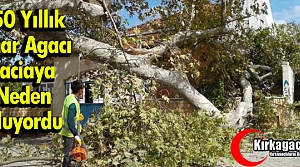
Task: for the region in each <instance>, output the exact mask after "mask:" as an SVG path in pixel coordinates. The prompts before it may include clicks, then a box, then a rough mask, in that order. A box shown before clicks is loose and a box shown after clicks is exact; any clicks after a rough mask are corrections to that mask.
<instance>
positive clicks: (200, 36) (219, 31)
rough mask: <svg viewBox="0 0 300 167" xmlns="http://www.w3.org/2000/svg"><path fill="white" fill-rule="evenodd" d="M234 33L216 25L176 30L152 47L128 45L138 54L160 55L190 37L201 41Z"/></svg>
mask: <svg viewBox="0 0 300 167" xmlns="http://www.w3.org/2000/svg"><path fill="white" fill-rule="evenodd" d="M232 33H234V29H229V28H224V27H218V28H213V29H208V30H203V31H184V32H178V33H176V34H174V35H172V36H171V37H170V40H169V41H167V42H164V43H163V44H161V45H159V46H156V47H153V48H152V49H136V48H132V47H131V46H128V47H129V48H130V49H131V50H132V51H133V52H135V53H138V54H154V55H162V54H163V53H165V52H167V51H169V50H170V48H172V47H173V46H175V45H177V44H178V43H179V42H182V41H185V40H189V39H190V38H192V37H195V38H197V40H199V41H201V40H204V39H207V38H212V37H217V36H222V35H227V34H232ZM154 57H155V56H152V57H151V58H154Z"/></svg>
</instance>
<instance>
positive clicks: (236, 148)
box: [230, 129, 268, 166]
mask: <svg viewBox="0 0 300 167" xmlns="http://www.w3.org/2000/svg"><path fill="white" fill-rule="evenodd" d="M249 133H260V134H262V135H263V133H262V132H261V131H259V130H256V129H245V130H243V131H241V132H239V133H238V134H237V135H236V136H235V137H234V138H233V140H232V142H231V147H230V150H231V154H232V156H233V158H234V159H235V161H236V162H237V163H239V164H241V165H243V166H257V165H259V164H261V163H263V162H264V161H265V160H266V159H267V157H268V155H267V156H266V157H265V158H263V159H262V160H260V161H256V162H252V161H249V160H247V159H246V158H245V157H244V156H243V155H242V153H241V150H240V145H241V141H242V139H243V138H244V137H245V136H246V135H247V134H249ZM261 140H264V137H263V136H262V138H261Z"/></svg>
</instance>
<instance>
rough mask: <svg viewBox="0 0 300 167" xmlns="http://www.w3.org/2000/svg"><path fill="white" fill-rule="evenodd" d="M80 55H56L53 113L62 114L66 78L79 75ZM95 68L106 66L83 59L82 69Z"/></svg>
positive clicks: (55, 114)
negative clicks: (86, 62)
mask: <svg viewBox="0 0 300 167" xmlns="http://www.w3.org/2000/svg"><path fill="white" fill-rule="evenodd" d="M78 64H79V63H78V55H72V56H70V57H55V58H54V66H55V70H56V74H55V75H56V77H55V80H54V88H53V105H52V106H53V115H54V116H60V115H61V110H62V106H63V101H64V98H65V92H66V91H65V80H66V79H67V78H69V77H70V76H77V75H78V66H79V65H78ZM95 68H100V69H101V68H103V69H104V68H105V67H103V66H101V64H97V63H91V65H90V66H87V65H86V64H85V60H81V65H80V69H81V71H87V70H91V69H95Z"/></svg>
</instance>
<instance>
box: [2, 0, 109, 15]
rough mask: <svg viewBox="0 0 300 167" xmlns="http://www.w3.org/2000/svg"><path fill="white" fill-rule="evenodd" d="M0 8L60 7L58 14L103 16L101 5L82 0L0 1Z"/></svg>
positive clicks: (15, 9)
mask: <svg viewBox="0 0 300 167" xmlns="http://www.w3.org/2000/svg"><path fill="white" fill-rule="evenodd" d="M0 9H1V10H13V11H17V10H21V9H24V10H35V9H60V14H62V15H63V14H80V13H85V14H87V15H89V16H91V17H97V16H103V15H104V10H103V7H102V6H99V5H96V4H92V3H87V2H83V1H82V0H54V1H53V0H25V1H24V0H20V1H13V2H12V1H11V0H6V1H0Z"/></svg>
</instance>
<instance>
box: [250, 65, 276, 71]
mask: <svg viewBox="0 0 300 167" xmlns="http://www.w3.org/2000/svg"><path fill="white" fill-rule="evenodd" d="M250 67H251V68H253V69H261V70H264V71H270V70H271V67H269V66H266V65H250Z"/></svg>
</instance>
